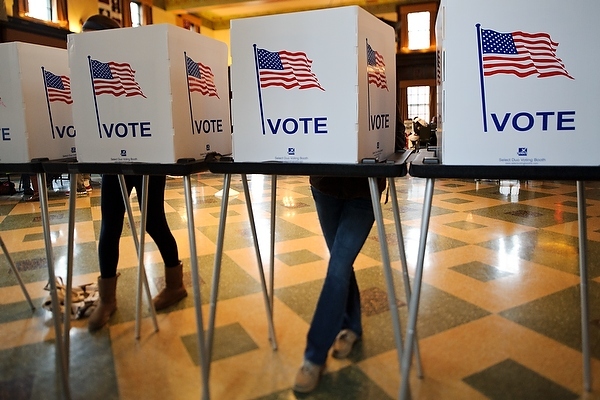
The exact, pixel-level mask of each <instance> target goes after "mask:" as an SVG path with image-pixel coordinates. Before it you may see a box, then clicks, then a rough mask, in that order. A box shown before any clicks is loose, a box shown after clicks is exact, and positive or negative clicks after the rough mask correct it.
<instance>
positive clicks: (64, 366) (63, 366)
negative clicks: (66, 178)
mask: <svg viewBox="0 0 600 400" xmlns="http://www.w3.org/2000/svg"><path fill="white" fill-rule="evenodd" d="M37 179H38V187H39V192H40V208H41V211H42V228H43V232H44V243H45V247H46V261H47V262H48V280H49V284H50V297H51V299H52V304H55V305H58V304H59V301H58V293H57V291H56V275H55V274H54V254H53V251H52V238H51V237H50V216H49V215H48V188H47V187H46V174H45V173H44V172H40V173H38V174H37ZM54 311H56V310H54ZM54 311H53V312H52V321H53V322H54V333H55V335H56V338H55V340H54V342H55V345H56V360H57V363H58V374H59V375H60V379H61V383H62V388H63V396H64V398H65V399H67V400H70V399H71V390H70V388H69V368H68V364H69V363H68V357H69V355H68V354H67V353H66V351H65V349H64V342H63V332H62V327H61V326H60V312H54ZM65 334H68V332H65Z"/></svg>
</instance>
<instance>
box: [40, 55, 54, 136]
mask: <svg viewBox="0 0 600 400" xmlns="http://www.w3.org/2000/svg"><path fill="white" fill-rule="evenodd" d="M42 79H43V80H44V90H45V91H46V105H48V116H49V117H50V129H51V130H52V139H56V136H55V135H54V122H53V121H52V107H50V97H49V96H48V83H47V82H46V70H45V69H44V67H42Z"/></svg>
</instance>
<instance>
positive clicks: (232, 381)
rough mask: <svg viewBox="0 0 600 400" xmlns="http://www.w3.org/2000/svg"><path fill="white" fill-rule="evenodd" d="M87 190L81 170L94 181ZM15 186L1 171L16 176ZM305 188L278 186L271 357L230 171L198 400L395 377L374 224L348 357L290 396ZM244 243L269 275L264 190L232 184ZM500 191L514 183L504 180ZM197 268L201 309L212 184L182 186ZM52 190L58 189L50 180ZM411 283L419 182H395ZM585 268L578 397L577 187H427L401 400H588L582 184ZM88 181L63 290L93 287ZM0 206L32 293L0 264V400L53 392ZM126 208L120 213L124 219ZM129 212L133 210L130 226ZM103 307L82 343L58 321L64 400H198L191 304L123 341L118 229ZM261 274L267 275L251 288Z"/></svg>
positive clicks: (356, 385)
mask: <svg viewBox="0 0 600 400" xmlns="http://www.w3.org/2000/svg"><path fill="white" fill-rule="evenodd" d="M95 179H96V180H98V177H95ZM17 180H18V178H17ZM307 182H308V179H307V178H306V177H296V176H288V177H285V176H280V177H278V181H277V222H276V223H277V230H276V236H275V239H276V249H275V257H274V266H275V274H274V277H273V278H274V285H275V298H274V319H275V332H276V338H277V344H278V349H277V350H276V351H274V350H273V349H272V347H271V343H270V341H269V339H268V328H267V322H266V313H265V308H264V303H263V297H262V292H261V286H260V280H259V274H258V268H257V262H256V258H255V254H254V248H253V244H252V240H251V235H250V227H249V224H248V216H247V211H246V205H245V201H244V196H243V193H242V192H241V191H242V184H241V179H240V177H239V176H234V177H233V181H232V189H233V190H234V191H235V192H232V194H231V198H230V203H229V208H228V215H227V227H226V233H225V243H224V253H223V267H222V274H221V281H220V285H219V301H218V305H217V317H216V325H217V328H216V331H215V337H214V350H213V357H212V358H213V362H212V367H211V372H210V391H211V395H212V396H211V398H213V399H219V400H220V399H225V400H231V399H270V400H276V399H277V400H283V399H294V398H302V399H393V398H396V397H397V393H398V389H399V385H400V382H399V381H400V379H399V368H398V361H397V353H396V352H395V348H394V341H393V337H392V328H391V319H390V313H389V309H388V303H387V294H386V290H385V287H386V286H385V280H384V277H383V274H382V269H381V257H380V251H379V240H380V238H379V237H378V235H377V230H376V228H375V227H374V229H373V231H372V233H371V236H370V237H369V239H368V240H367V243H366V244H365V246H364V248H363V251H362V252H361V254H360V256H359V257H358V259H357V261H356V265H355V268H356V271H357V277H358V281H359V285H360V288H361V293H362V299H363V304H364V307H363V314H364V330H365V333H364V338H363V340H362V342H360V344H359V345H358V346H357V348H355V350H353V352H352V353H351V355H350V357H349V359H347V360H343V361H340V360H335V359H333V358H330V359H329V360H328V363H327V369H326V373H325V375H324V376H323V378H322V382H321V384H320V385H319V387H318V389H317V390H316V391H315V392H314V393H312V394H310V395H302V396H301V395H298V394H295V393H294V392H293V391H292V390H291V386H292V381H293V378H294V375H295V373H296V370H297V368H298V366H299V364H300V362H301V359H302V353H303V348H304V343H305V335H306V332H307V328H308V324H309V322H310V319H311V316H312V312H313V309H314V306H315V303H316V299H317V295H318V293H319V290H320V287H321V284H322V279H323V276H324V273H325V268H326V264H327V250H326V246H325V243H324V240H323V238H322V236H321V232H320V228H319V224H318V221H317V218H316V214H315V208H314V203H313V200H312V198H311V197H310V192H309V187H308V183H307ZM249 183H250V191H251V197H252V202H253V206H254V210H255V217H256V225H257V230H258V235H259V243H260V247H261V251H262V259H263V264H264V266H265V267H266V268H267V269H268V266H269V265H270V260H269V242H270V233H269V230H270V229H269V227H270V219H269V218H270V191H271V186H270V184H271V180H270V178H268V177H263V176H259V175H252V176H249ZM513 183H514V182H513ZM192 184H193V194H194V217H195V223H196V232H197V242H198V258H199V261H200V274H201V281H202V283H201V299H202V302H203V304H204V306H203V312H204V316H205V318H206V317H207V315H208V301H209V294H210V282H211V280H212V274H213V271H212V269H213V261H214V254H215V247H216V244H215V242H216V236H217V227H218V221H219V211H220V204H221V203H220V201H221V200H220V197H219V191H220V190H221V189H222V185H223V179H222V176H219V175H214V174H210V173H202V174H199V175H194V176H193V177H192ZM65 185H66V182H65ZM396 186H397V191H398V196H399V200H400V211H401V218H402V228H403V235H404V241H405V246H406V254H407V258H408V264H409V270H410V273H411V274H412V271H413V269H414V265H415V262H416V255H417V248H418V238H419V227H420V218H421V211H422V202H423V193H424V187H425V181H424V180H423V179H417V178H412V177H410V176H407V177H404V178H398V179H397V180H396ZM65 189H66V186H63V187H61V185H60V184H57V183H55V184H54V188H53V190H52V191H51V193H50V207H49V209H50V222H51V238H52V243H53V251H54V257H55V265H56V273H57V275H58V276H62V277H64V274H65V266H66V244H67V205H68V198H67V197H66V196H65V195H64V190H65ZM586 192H587V215H588V239H589V243H588V249H589V253H588V258H587V260H588V273H589V296H590V321H589V324H590V335H591V353H592V356H593V358H592V379H593V390H592V392H591V393H586V392H585V391H584V390H583V378H582V357H581V351H580V347H581V344H580V340H581V327H580V311H579V310H580V306H579V290H580V285H579V274H578V247H577V246H578V240H577V208H576V207H577V203H576V187H575V185H574V184H573V183H570V182H541V181H521V182H520V185H519V187H517V186H513V187H512V190H511V188H510V187H506V186H505V185H503V186H499V182H496V181H485V180H484V181H460V180H438V181H437V182H436V186H435V194H434V198H433V207H432V214H431V215H432V218H431V226H430V232H429V237H428V246H427V254H426V259H425V270H424V278H423V287H422V296H421V303H420V304H421V307H420V314H419V322H418V336H419V339H420V340H419V348H420V355H421V363H422V369H423V377H422V378H419V377H418V376H417V374H416V372H415V369H414V368H413V372H412V374H411V391H412V395H413V398H415V399H598V398H600V396H599V394H600V185H598V184H596V183H590V184H588V185H587V190H586ZM99 194H100V190H99V188H98V187H96V188H95V190H94V191H92V192H91V195H90V196H87V197H80V198H78V199H77V212H76V217H77V222H76V226H75V265H74V267H75V276H74V282H75V284H85V283H89V282H94V281H95V280H96V277H97V275H98V274H97V265H98V257H97V253H96V244H97V239H98V232H99V222H100V211H99ZM183 196H184V194H183V187H182V180H181V179H169V180H168V181H167V191H166V203H167V212H168V220H169V224H170V226H171V228H172V230H173V232H174V234H175V237H176V239H177V241H178V244H179V247H180V253H181V257H182V259H183V261H184V266H185V275H184V278H185V280H186V282H187V285H188V287H189V291H190V293H191V274H190V268H189V264H190V263H189V254H190V252H189V245H188V239H187V223H186V220H187V218H186V212H185V203H184V197H183ZM20 198H21V197H20V195H14V196H10V197H9V196H3V197H1V198H0V235H2V238H3V239H4V241H5V243H6V245H7V247H8V249H9V251H10V253H11V255H12V257H13V259H14V260H15V262H16V264H17V267H18V269H19V271H20V273H21V275H22V277H23V279H24V281H25V282H26V285H27V289H28V291H29V293H30V294H31V296H32V297H33V299H34V303H35V304H36V310H35V311H34V312H32V311H31V310H30V309H29V307H28V304H27V302H26V301H25V298H24V297H23V294H22V292H21V291H20V288H19V286H18V285H17V281H16V280H15V276H14V274H13V273H12V272H11V271H10V269H9V268H8V263H7V261H6V259H5V258H4V257H1V256H0V338H2V339H1V340H0V399H60V398H61V390H60V385H59V383H58V379H57V374H56V362H55V352H54V349H55V347H54V333H53V325H52V320H51V314H50V313H49V312H47V311H45V310H43V309H42V308H41V303H42V301H43V299H44V298H45V297H46V295H47V294H48V292H46V291H45V290H44V285H45V284H46V281H47V270H46V258H45V257H46V256H45V251H44V241H43V235H42V228H41V224H40V208H39V204H37V203H25V202H21V201H20ZM383 208H384V214H385V215H384V216H385V224H386V231H387V238H386V240H387V241H388V243H389V244H390V246H391V250H392V251H391V259H392V267H393V268H394V272H395V278H396V286H397V292H398V294H397V296H398V306H399V311H400V315H401V320H402V322H403V324H404V323H405V319H406V301H405V297H404V292H403V289H402V288H403V284H402V282H401V276H402V275H401V267H400V262H399V257H398V251H397V247H395V246H396V243H397V238H396V235H395V231H394V229H393V215H392V212H391V207H390V205H389V204H384V205H383ZM134 209H135V210H137V207H135V208H134ZM138 215H139V213H137V212H136V216H138ZM148 241H149V243H148V245H147V249H146V250H147V251H146V254H145V261H146V265H147V269H148V275H149V278H150V286H151V290H152V292H153V293H156V291H157V290H158V287H160V285H162V284H163V281H162V276H163V272H162V266H161V263H160V256H159V254H158V251H157V249H156V247H155V246H154V244H153V243H152V241H151V240H150V239H148ZM120 250H121V259H120V263H119V270H120V272H121V274H122V275H121V277H120V278H119V285H118V302H119V309H118V311H117V312H116V313H115V315H114V316H113V317H112V318H111V320H110V323H109V325H108V327H106V328H104V329H102V330H100V331H99V332H97V333H94V334H90V333H89V332H88V331H87V328H86V321H85V320H75V321H73V328H72V330H71V332H70V335H71V352H70V371H71V373H70V384H71V391H72V397H73V398H74V399H147V400H152V399H160V400H165V399H198V398H200V396H201V383H200V369H199V362H198V356H197V346H198V343H197V336H196V321H195V313H194V301H193V297H192V296H191V295H190V296H188V297H187V298H186V299H185V300H184V301H182V302H181V303H180V304H178V305H177V306H174V307H173V308H171V309H168V310H166V311H165V312H161V313H159V314H158V323H159V328H160V329H159V331H158V332H155V331H154V329H153V326H152V322H151V319H150V318H149V313H148V312H145V313H144V317H145V318H144V319H143V321H142V324H141V338H140V339H139V340H136V339H135V337H134V332H135V317H134V315H135V300H134V298H135V290H134V287H135V281H136V268H135V267H136V257H135V251H134V242H133V240H131V235H130V231H129V229H126V230H125V233H124V237H123V240H122V241H121V249H120ZM267 278H269V277H267Z"/></svg>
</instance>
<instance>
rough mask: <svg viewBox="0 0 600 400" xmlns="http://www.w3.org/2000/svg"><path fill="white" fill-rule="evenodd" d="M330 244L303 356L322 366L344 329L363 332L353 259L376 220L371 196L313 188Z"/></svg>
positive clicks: (323, 228) (359, 333)
mask: <svg viewBox="0 0 600 400" xmlns="http://www.w3.org/2000/svg"><path fill="white" fill-rule="evenodd" d="M311 190H312V195H313V198H314V200H315V205H316V208H317V214H318V216H319V222H320V224H321V229H322V230H323V235H324V236H325V241H326V242H327V247H328V248H329V264H328V266H327V275H326V277H325V282H324V284H323V288H322V289H321V295H320V296H319V300H318V302H317V308H316V310H315V314H314V315H313V319H312V322H311V324H310V329H309V330H308V335H307V341H306V349H305V350H304V358H305V359H306V360H308V361H310V362H312V363H314V364H317V365H323V364H325V360H326V359H327V354H328V353H329V349H330V348H331V346H332V345H333V342H334V341H335V338H336V336H337V334H338V333H339V332H340V331H341V330H342V329H350V330H352V331H353V332H354V333H356V334H357V335H358V336H359V337H360V336H361V335H362V324H361V315H360V293H359V291H358V285H357V283H356V276H355V275H354V268H353V264H354V260H356V257H357V256H358V254H359V253H360V250H361V249H362V247H363V244H364V243H365V240H366V239H367V237H368V236H369V232H370V231H371V228H372V227H373V223H374V222H375V217H374V214H373V205H372V204H371V199H370V198H358V199H338V198H335V197H332V196H329V195H326V194H324V193H322V192H320V191H318V190H317V189H315V188H314V187H311Z"/></svg>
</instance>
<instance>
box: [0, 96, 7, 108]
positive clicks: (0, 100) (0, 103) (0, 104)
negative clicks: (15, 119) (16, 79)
mask: <svg viewBox="0 0 600 400" xmlns="http://www.w3.org/2000/svg"><path fill="white" fill-rule="evenodd" d="M0 106H2V107H6V104H4V102H3V101H2V97H0Z"/></svg>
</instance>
